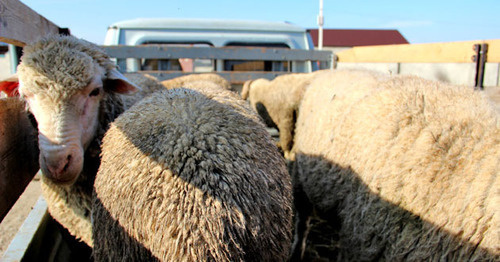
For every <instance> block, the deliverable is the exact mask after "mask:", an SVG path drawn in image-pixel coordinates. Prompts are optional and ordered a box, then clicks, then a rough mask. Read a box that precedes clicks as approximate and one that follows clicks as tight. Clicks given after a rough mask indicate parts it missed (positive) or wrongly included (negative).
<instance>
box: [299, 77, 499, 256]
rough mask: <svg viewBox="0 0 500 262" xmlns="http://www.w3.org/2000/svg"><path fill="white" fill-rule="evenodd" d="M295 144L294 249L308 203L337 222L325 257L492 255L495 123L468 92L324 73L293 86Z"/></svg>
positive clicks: (495, 248) (479, 98)
mask: <svg viewBox="0 0 500 262" xmlns="http://www.w3.org/2000/svg"><path fill="white" fill-rule="evenodd" d="M294 151H295V152H296V162H295V163H294V168H293V174H292V176H293V180H294V191H295V204H296V209H297V211H298V220H297V225H296V230H297V234H296V239H295V242H294V247H293V251H292V252H293V257H292V258H293V259H299V258H300V256H301V252H303V247H304V246H303V244H304V242H303V241H304V240H305V238H306V237H307V234H304V229H305V228H306V225H305V223H306V222H307V219H308V217H309V215H310V212H312V208H314V209H316V211H317V212H318V213H319V214H320V215H322V216H323V218H327V219H330V221H332V223H334V226H333V228H336V229H337V230H338V231H337V232H335V235H336V236H337V237H338V240H337V241H336V243H335V244H334V245H332V246H335V252H336V253H337V256H336V257H335V258H330V259H334V260H349V261H351V260H352V261H366V260H382V261H403V260H404V261H437V260H446V261H447V260H449V261H464V260H471V261H499V260H500V205H499V203H500V191H499V189H500V176H499V168H500V124H499V118H498V114H497V113H496V112H495V110H494V109H493V107H492V106H491V105H490V104H489V102H488V101H487V99H485V98H484V97H483V95H482V94H481V93H479V92H478V91H474V90H473V89H472V88H466V87H458V86H449V85H446V84H444V83H439V82H431V81H427V80H423V79H420V78H417V77H409V76H399V77H384V76H379V75H375V74H371V73H368V72H357V71H336V72H333V73H331V74H326V75H323V76H321V77H318V79H316V80H315V81H314V82H312V83H311V85H310V87H309V89H308V90H307V91H306V93H305V95H304V98H303V101H302V105H301V109H300V114H299V117H298V122H297V129H296V136H295V147H294ZM327 215H328V216H327Z"/></svg>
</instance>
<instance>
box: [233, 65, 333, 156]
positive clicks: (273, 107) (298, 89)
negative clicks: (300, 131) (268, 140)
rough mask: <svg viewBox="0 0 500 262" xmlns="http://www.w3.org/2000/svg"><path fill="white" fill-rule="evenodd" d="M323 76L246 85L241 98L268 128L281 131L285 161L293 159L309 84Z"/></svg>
mask: <svg viewBox="0 0 500 262" xmlns="http://www.w3.org/2000/svg"><path fill="white" fill-rule="evenodd" d="M322 72H324V71H317V72H313V73H292V74H286V75H281V76H278V77H276V78H275V79H273V80H272V81H269V80H267V79H263V78H259V79H256V80H249V81H246V82H245V83H244V85H243V88H242V90H241V97H242V98H243V99H248V100H249V101H250V104H251V105H252V108H253V109H254V110H255V111H257V112H258V113H259V115H260V116H261V117H262V119H263V121H264V122H265V123H266V125H267V126H269V127H274V128H277V129H278V130H279V147H280V148H281V149H282V151H283V153H284V155H285V157H286V158H290V157H292V156H289V153H290V150H291V149H292V147H293V135H294V133H293V132H294V130H295V121H296V115H297V112H298V109H299V104H300V101H301V99H302V96H303V95H304V92H305V90H306V88H307V86H308V85H309V82H310V81H311V80H312V79H314V77H315V76H317V75H319V74H321V73H322ZM292 158H293V157H292Z"/></svg>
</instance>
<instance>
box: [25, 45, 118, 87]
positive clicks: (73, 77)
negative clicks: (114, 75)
mask: <svg viewBox="0 0 500 262" xmlns="http://www.w3.org/2000/svg"><path fill="white" fill-rule="evenodd" d="M23 52H24V53H23V56H22V61H21V63H20V64H19V66H18V68H17V69H18V74H19V75H20V78H21V79H22V84H23V88H24V89H28V90H29V89H34V88H43V89H52V90H53V94H54V95H56V94H59V95H67V96H70V95H72V94H74V93H75V92H78V91H80V90H81V89H82V88H83V87H85V86H87V85H88V84H89V83H90V81H91V80H92V78H93V77H94V76H95V72H96V69H99V68H102V69H104V70H103V71H102V72H103V73H107V72H108V71H110V70H112V69H114V68H115V67H116V66H115V65H114V64H113V63H112V62H111V61H110V60H109V56H108V55H106V53H104V51H103V50H102V49H100V48H99V47H98V46H96V45H94V44H92V43H90V42H87V41H85V40H83V39H78V38H75V37H61V36H58V35H50V36H47V37H45V38H42V39H40V40H38V41H36V42H34V43H33V44H30V45H27V46H25V47H24V49H23ZM21 76H22V77H21Z"/></svg>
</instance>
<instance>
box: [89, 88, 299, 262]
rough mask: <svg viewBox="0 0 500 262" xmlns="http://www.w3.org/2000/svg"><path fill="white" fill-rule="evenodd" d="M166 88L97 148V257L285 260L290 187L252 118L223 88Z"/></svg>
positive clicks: (274, 150)
mask: <svg viewBox="0 0 500 262" xmlns="http://www.w3.org/2000/svg"><path fill="white" fill-rule="evenodd" d="M193 89H195V90H188V89H184V88H179V89H172V90H165V91H160V92H157V93H155V95H154V96H150V97H148V98H145V99H144V100H142V101H141V102H140V103H138V104H136V105H135V106H134V107H132V108H131V109H129V110H128V111H127V112H125V113H124V114H123V115H121V116H120V117H119V118H118V119H117V120H116V121H115V122H114V123H113V124H112V127H111V128H110V129H109V131H108V132H107V134H106V136H105V138H104V142H103V155H102V164H101V168H100V170H99V173H98V175H97V178H96V182H95V191H96V197H95V198H94V203H93V217H94V228H93V229H94V238H95V247H94V257H95V258H96V260H101V259H104V260H108V259H109V260H117V261H119V260H148V261H151V260H161V261H173V260H175V261H285V260H286V259H287V256H288V253H289V245H290V238H291V217H292V210H291V182H290V177H289V175H288V173H287V170H286V167H285V164H284V161H283V159H282V158H281V157H280V155H279V153H278V151H277V148H276V147H275V146H274V145H273V144H272V142H271V138H270V136H269V134H268V133H267V132H266V130H265V128H264V126H263V125H262V124H261V123H260V121H259V120H258V117H257V116H256V115H255V113H254V112H253V111H252V110H251V108H249V107H248V105H247V104H246V102H245V101H243V100H241V99H238V95H237V94H234V93H233V92H231V91H227V90H223V89H221V88H211V87H207V86H206V87H196V88H193Z"/></svg>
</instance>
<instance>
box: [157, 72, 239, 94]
mask: <svg viewBox="0 0 500 262" xmlns="http://www.w3.org/2000/svg"><path fill="white" fill-rule="evenodd" d="M193 81H205V82H213V83H215V84H218V85H219V86H221V87H223V88H224V89H227V90H231V84H230V83H229V82H228V81H227V80H226V79H225V78H223V77H222V76H219V75H217V74H214V73H205V74H191V75H184V76H180V77H176V78H172V79H168V80H164V81H161V84H162V85H163V86H164V87H165V88H167V89H172V88H177V87H184V86H185V85H186V84H187V83H189V82H193Z"/></svg>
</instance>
